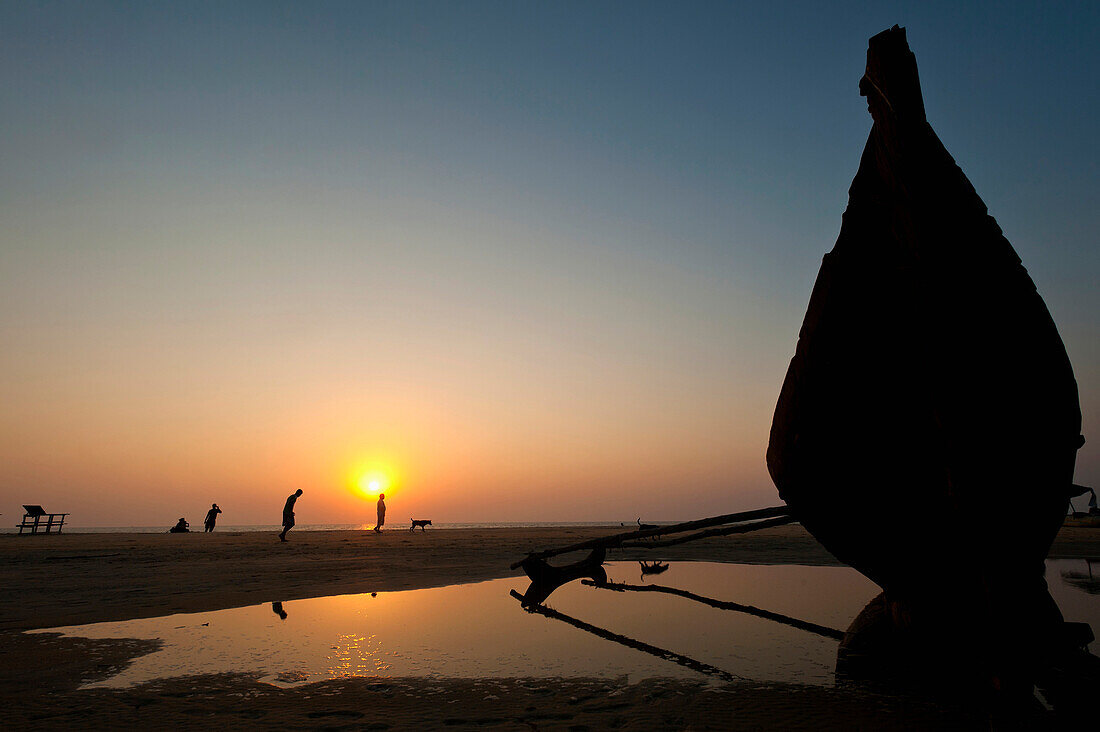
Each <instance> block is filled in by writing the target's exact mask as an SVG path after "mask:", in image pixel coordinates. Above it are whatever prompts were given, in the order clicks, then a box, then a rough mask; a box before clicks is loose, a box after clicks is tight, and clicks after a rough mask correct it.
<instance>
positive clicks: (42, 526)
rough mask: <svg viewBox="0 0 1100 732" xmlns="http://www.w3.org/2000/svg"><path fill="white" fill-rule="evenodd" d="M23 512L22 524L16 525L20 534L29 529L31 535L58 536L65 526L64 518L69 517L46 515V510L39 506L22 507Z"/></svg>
mask: <svg viewBox="0 0 1100 732" xmlns="http://www.w3.org/2000/svg"><path fill="white" fill-rule="evenodd" d="M23 510H24V511H26V513H25V514H23V523H20V524H16V527H17V528H18V529H19V533H20V534H22V533H23V529H30V533H32V534H39V533H41V534H52V533H58V534H60V533H61V527H62V526H64V525H65V517H66V516H68V515H69V514H67V513H47V512H46V509H44V508H42V507H41V506H27V505H24V506H23ZM55 529H56V532H55V531H54V530H55Z"/></svg>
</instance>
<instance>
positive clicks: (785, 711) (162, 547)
mask: <svg viewBox="0 0 1100 732" xmlns="http://www.w3.org/2000/svg"><path fill="white" fill-rule="evenodd" d="M619 530H621V529H620V527H617V526H615V527H607V528H605V529H601V528H593V527H585V528H564V529H563V528H555V529H519V528H515V529H443V530H434V531H433V530H429V531H427V532H423V533H422V532H419V531H417V532H410V531H407V530H401V529H397V530H390V531H386V532H384V533H383V534H381V535H376V534H374V533H373V532H368V531H328V532H305V531H303V532H299V533H297V534H294V533H292V534H291V536H290V538H291V541H289V542H287V543H285V544H281V543H279V542H278V541H277V539H276V538H275V536H274V535H273V534H271V535H269V534H266V533H232V532H215V533H214V534H207V535H203V534H197V533H195V534H187V535H169V534H79V533H73V534H63V535H60V536H23V537H20V536H13V535H4V536H0V576H2V578H3V581H4V586H5V587H6V588H9V591H8V592H5V593H3V595H2V596H0V627H2V632H0V675H2V677H0V682H2V683H0V694H2V695H3V696H4V697H6V698H8V701H9V705H11V706H15V705H17V706H19V707H20V708H23V709H28V710H29V711H28V712H27V714H26V715H23V716H20V717H19V718H18V719H16V720H15V726H16V727H27V728H60V727H72V726H74V725H77V726H87V727H109V726H148V725H152V724H157V725H182V724H195V723H198V724H200V725H201V726H214V725H217V726H229V727H232V728H307V729H312V728H337V727H339V728H352V729H410V728H413V727H417V728H421V729H423V728H425V727H428V728H434V727H442V726H447V727H457V728H464V727H466V728H472V727H477V728H481V727H492V728H499V729H602V728H612V727H618V728H624V729H667V728H671V729H677V728H685V729H686V728H691V729H723V728H729V727H730V726H731V725H733V726H740V727H748V728H780V727H781V728H791V727H813V728H816V729H821V728H839V727H850V726H851V724H853V723H857V726H860V725H862V726H875V727H878V728H891V727H909V728H912V727H913V726H914V725H916V726H917V727H931V726H941V725H942V724H951V725H960V726H963V727H967V726H970V725H971V724H980V723H981V720H974V719H970V718H968V717H966V715H965V714H962V713H961V712H959V711H957V710H956V711H950V710H944V709H942V708H940V707H937V706H935V705H929V704H927V703H923V702H921V701H919V700H899V699H896V698H871V697H868V696H867V694H866V693H864V692H857V691H852V690H844V689H831V690H830V689H821V688H807V687H783V686H776V685H768V686H766V687H765V686H760V685H752V686H745V685H731V686H726V687H715V686H705V685H703V684H701V683H696V682H686V681H672V680H668V681H648V682H644V683H640V684H634V685H628V684H626V683H625V682H621V681H608V680H606V679H568V680H558V681H555V682H554V683H547V682H546V681H545V680H543V681H534V680H524V679H504V680H500V679H496V680H483V681H481V682H476V681H468V680H466V681H464V680H444V681H442V682H439V683H435V682H433V683H432V689H433V691H432V692H431V694H430V700H429V698H428V697H427V696H425V693H426V691H425V690H426V688H427V683H428V682H426V681H424V680H417V679H384V680H379V679H366V678H364V679H342V680H336V681H331V682H323V683H321V684H311V685H307V686H304V687H298V688H294V689H280V688H275V687H272V686H269V685H267V684H262V683H259V682H258V681H257V680H256V679H255V678H251V677H249V676H248V675H229V676H226V675H220V676H202V677H191V678H184V679H167V680H163V681H158V682H154V683H151V684H143V685H139V686H137V687H133V688H131V689H125V690H85V691H78V690H77V689H76V687H77V686H78V685H79V684H81V683H84V682H86V681H89V680H93V679H96V678H103V677H105V676H109V675H110V674H111V673H113V669H116V668H118V667H120V666H124V665H125V664H127V663H128V661H129V660H130V659H131V658H134V657H136V656H138V655H141V654H144V653H149V652H152V651H154V650H155V649H156V648H157V643H156V641H151V640H147V639H146V640H137V639H134V640H118V641H103V640H95V641H92V640H86V639H80V638H67V637H58V636H56V635H51V634H35V635H25V634H23V633H21V632H19V631H22V630H28V629H41V628H49V627H56V626H60V625H71V624H80V623H91V622H99V621H107V620H126V619H133V618H143V617H153V616H160V615H167V614H171V613H180V612H198V611H205V610H215V609H222V608H227V607H236V606H243V605H250V604H258V603H263V602H271V601H273V600H280V601H287V600H294V599H302V598H308V597H318V596H324V595H333V594H342V593H360V592H389V591H396V590H407V589H419V588H429V587H438V586H443V585H450V584H456V583H465V582H474V581H480V580H487V579H494V578H499V577H506V576H511V575H517V574H519V571H518V570H511V569H510V568H509V564H510V563H511V562H512V561H514V560H516V559H518V558H520V557H522V556H523V555H524V554H525V553H526V552H528V551H531V550H536V549H544V548H549V547H552V546H559V545H564V544H571V543H574V542H578V541H583V540H585V539H589V538H594V537H597V536H604V535H607V534H610V533H614V532H616V531H619ZM655 555H658V556H659V557H660V558H661V559H665V560H667V561H690V560H696V561H719V562H739V563H753V564H811V565H828V564H837V562H836V560H835V559H833V557H831V556H830V555H829V554H828V553H827V552H825V551H824V550H823V549H822V548H821V547H820V545H819V544H818V543H817V542H816V541H814V539H813V538H812V537H810V536H809V535H808V534H807V533H806V532H805V531H804V530H803V529H802V528H801V527H799V526H797V525H792V526H783V527H777V528H772V529H768V530H764V531H760V532H757V533H755V534H748V535H741V536H731V537H721V538H713V539H707V540H704V541H699V542H695V543H690V544H685V545H680V546H675V547H667V548H662V549H659V550H655V551H646V550H638V549H632V550H616V551H613V552H612V553H611V555H610V556H609V559H641V558H650V559H652V558H656V557H655ZM1098 555H1100V532H1096V531H1092V530H1089V529H1079V528H1066V529H1063V531H1062V532H1061V534H1060V535H1059V537H1058V540H1057V542H1056V543H1055V545H1054V547H1053V549H1052V551H1051V555H1050V556H1051V557H1052V558H1079V557H1095V556H1098ZM565 559H568V557H567V558H565ZM13 588H19V589H18V591H13ZM444 673H445V670H444ZM28 702H30V703H28ZM987 721H988V720H987Z"/></svg>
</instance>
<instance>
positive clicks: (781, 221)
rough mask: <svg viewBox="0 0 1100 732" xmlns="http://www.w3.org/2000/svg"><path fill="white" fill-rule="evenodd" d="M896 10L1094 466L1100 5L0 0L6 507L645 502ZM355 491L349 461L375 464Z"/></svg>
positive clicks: (721, 482) (270, 511)
mask: <svg viewBox="0 0 1100 732" xmlns="http://www.w3.org/2000/svg"><path fill="white" fill-rule="evenodd" d="M895 23H897V24H900V25H903V26H905V27H906V28H907V30H908V36H909V42H910V45H911V47H912V48H913V50H914V51H915V53H916V54H917V61H918V64H919V66H920V71H921V79H922V83H923V87H924V95H925V103H926V106H927V110H928V116H929V119H930V121H931V122H932V124H933V126H934V127H935V129H936V131H937V133H938V134H939V136H940V138H941V139H942V140H943V142H944V143H945V144H946V146H947V148H948V150H949V151H950V152H951V153H952V154H953V155H954V157H955V159H956V160H957V161H958V162H959V164H960V165H961V167H962V169H963V170H964V171H965V172H966V174H967V175H968V176H969V177H970V179H971V181H972V182H973V183H974V185H975V187H976V189H977V190H978V193H979V194H980V195H981V196H982V197H983V199H984V200H985V202H986V203H987V205H988V206H989V209H990V212H991V213H992V214H993V216H995V217H996V219H997V221H998V222H999V223H1000V225H1001V227H1002V228H1003V229H1004V231H1005V233H1006V235H1007V236H1008V238H1009V240H1010V241H1011V242H1012V244H1013V246H1014V247H1015V248H1016V250H1017V252H1018V253H1019V254H1020V256H1021V257H1022V258H1023V260H1024V264H1025V266H1027V268H1028V270H1029V272H1030V273H1031V276H1032V278H1033V279H1034V280H1035V283H1036V285H1037V286H1038V288H1039V291H1040V293H1041V294H1042V295H1043V297H1044V298H1045V300H1046V302H1047V305H1048V307H1049V308H1050V310H1051V312H1052V314H1053V316H1054V319H1055V321H1056V322H1057V323H1058V326H1059V329H1060V332H1061V334H1062V338H1063V340H1064V341H1065V343H1066V347H1067V349H1068V351H1069V355H1070V358H1071V360H1072V362H1073V365H1074V369H1075V372H1076V375H1077V379H1078V383H1079V386H1080V392H1081V403H1082V410H1083V412H1084V420H1085V427H1084V431H1085V436H1086V438H1087V439H1088V440H1089V442H1088V443H1087V444H1086V445H1085V447H1084V448H1083V449H1082V451H1081V452H1080V454H1079V458H1078V472H1077V482H1079V483H1084V484H1087V485H1094V486H1096V485H1100V449H1098V446H1100V419H1098V412H1100V348H1098V345H1097V344H1098V342H1100V333H1098V327H1097V323H1098V321H1097V314H1098V313H1100V291H1098V288H1097V287H1096V283H1097V281H1098V279H1100V253H1098V248H1097V234H1098V231H1100V196H1098V193H1100V183H1098V176H1097V163H1098V155H1097V138H1096V136H1097V131H1098V129H1100V127H1098V124H1097V122H1098V118H1100V116H1098V111H1100V109H1098V107H1100V93H1098V89H1097V80H1098V79H1100V74H1098V71H1100V64H1098V55H1100V51H1098V47H1100V46H1098V44H1097V42H1096V41H1097V38H1098V37H1100V3H1094V2H1076V3H1062V2H1049V1H1048V2H1035V3H1025V2H1003V3H955V2H942V3H941V2H913V3H901V2H898V3H889V2H885V3H870V2H837V3H819V2H807V3H784V2H760V3H724V2H723V3H714V4H708V3H658V4H649V3H634V2H629V3H627V2H622V3H592V2H576V3H572V2H567V3H541V4H540V3H528V2H496V3H476V2H457V3H418V2H409V1H402V2H393V3H325V2H310V3H286V4H280V3H274V2H263V3H229V2H212V3H198V2H187V3H151V2H134V3H118V2H114V3H94V2H93V3H89V2H79V3H77V2H73V3H51V2H45V3H41V2H35V3H31V2H13V3H4V4H3V5H2V6H0V105H2V114H0V343H2V344H3V347H2V349H0V404H2V410H0V512H3V514H4V518H3V519H0V520H3V521H9V520H11V521H12V522H14V520H15V514H18V513H19V512H20V509H19V505H20V504H22V503H42V504H44V505H45V506H46V507H47V508H48V509H50V510H54V511H69V512H72V514H73V516H72V517H71V520H72V521H73V522H74V523H75V524H77V525H86V526H87V525H111V526H117V525H157V524H163V525H164V526H165V527H166V528H167V526H169V525H171V524H172V523H174V521H175V519H176V518H178V517H179V516H185V517H187V518H188V519H189V520H191V521H193V522H196V523H198V522H201V517H202V515H203V513H204V512H205V510H206V508H208V507H209V504H210V503H211V502H213V501H217V502H218V503H219V504H220V505H221V506H222V508H223V509H224V511H225V513H224V514H223V516H222V518H221V521H222V522H223V523H227V524H261V523H277V522H278V520H279V515H280V511H281V508H282V504H283V500H284V499H285V497H286V496H287V495H288V494H289V493H290V492H292V491H293V490H294V489H296V488H302V489H303V490H304V491H305V494H304V495H303V497H302V499H301V500H300V501H299V502H298V520H299V523H323V522H341V523H350V522H360V521H362V522H373V509H374V505H373V504H374V500H373V497H372V496H370V495H369V492H370V491H369V489H368V490H367V491H363V490H362V489H361V488H360V485H359V484H360V479H361V478H362V477H363V476H367V477H368V478H373V479H378V480H380V481H381V483H382V485H383V486H385V489H386V492H387V503H388V504H389V507H390V513H389V515H390V520H391V522H392V523H401V522H403V521H405V520H407V518H408V517H410V516H412V517H416V518H432V519H434V520H436V521H437V522H444V521H530V520H548V521H549V520H560V521H571V520H577V521H587V520H605V519H606V520H614V521H624V520H633V519H634V518H635V517H637V516H641V517H643V518H644V519H648V520H677V519H689V518H695V517H700V516H704V515H711V514H716V513H723V512H726V511H734V510H738V509H746V508H753V507H760V506H765V505H773V504H775V503H776V502H777V496H776V494H775V490H774V488H773V487H772V485H771V481H770V480H769V478H768V475H767V470H766V468H765V465H764V451H765V447H766V444H767V438H768V429H769V427H770V424H771V416H772V410H773V408H774V406H775V400H776V397H777V396H778V393H779V387H780V384H781V382H782V379H783V375H784V373H785V370H786V368H787V363H788V361H789V359H790V357H791V355H792V354H793V352H794V346H795V342H796V339H797V334H798V329H799V326H800V324H801V321H802V316H803V314H804V311H805V307H806V303H807V300H808V298H809V294H810V288H811V286H812V284H813V281H814V278H815V276H816V274H817V270H818V267H819V265H820V260H821V256H822V254H824V253H825V252H826V251H828V250H829V249H830V248H831V247H832V245H833V242H834V240H835V238H836V235H837V233H838V231H839V228H840V221H841V213H842V212H843V211H844V207H845V205H846V202H847V189H848V185H849V183H850V182H851V179H852V177H853V175H854V174H855V171H856V168H857V166H858V163H859V156H860V153H861V151H862V147H863V144H864V142H865V140H866V136H867V132H868V130H869V129H870V126H871V119H870V116H869V115H868V114H867V112H866V104H865V101H864V100H863V99H862V98H860V96H859V93H858V88H857V84H858V81H859V78H860V76H861V75H862V73H863V67H864V61H865V52H866V46H867V39H868V38H869V37H870V36H871V35H873V34H875V33H877V32H879V31H881V30H883V29H885V28H888V27H890V26H891V25H893V24H895ZM368 482H369V481H368Z"/></svg>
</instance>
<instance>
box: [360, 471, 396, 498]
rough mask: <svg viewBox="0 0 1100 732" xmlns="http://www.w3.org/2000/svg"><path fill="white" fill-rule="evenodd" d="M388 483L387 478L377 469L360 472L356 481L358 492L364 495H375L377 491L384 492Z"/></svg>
mask: <svg viewBox="0 0 1100 732" xmlns="http://www.w3.org/2000/svg"><path fill="white" fill-rule="evenodd" d="M389 483H390V481H389V479H388V478H387V477H386V476H385V475H384V474H381V473H379V472H378V471H370V472H366V473H362V474H360V476H359V479H358V480H357V481H356V485H357V486H358V488H359V492H360V493H362V494H363V495H364V496H377V495H378V494H379V493H385V492H386V487H387V486H388V485H389Z"/></svg>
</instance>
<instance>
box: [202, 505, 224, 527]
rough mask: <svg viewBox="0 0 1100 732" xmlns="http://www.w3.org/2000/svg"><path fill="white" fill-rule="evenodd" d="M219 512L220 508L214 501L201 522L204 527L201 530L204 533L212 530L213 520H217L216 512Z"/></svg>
mask: <svg viewBox="0 0 1100 732" xmlns="http://www.w3.org/2000/svg"><path fill="white" fill-rule="evenodd" d="M221 512H222V510H221V509H220V508H218V504H216V503H215V504H212V505H211V507H210V510H209V511H207V512H206V521H205V522H203V526H205V527H206V528H205V529H204V530H203V533H204V534H208V533H210V532H211V531H213V530H214V522H216V521H217V520H218V514H219V513H221Z"/></svg>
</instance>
